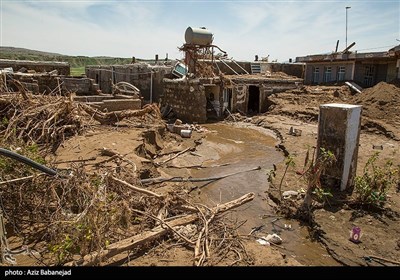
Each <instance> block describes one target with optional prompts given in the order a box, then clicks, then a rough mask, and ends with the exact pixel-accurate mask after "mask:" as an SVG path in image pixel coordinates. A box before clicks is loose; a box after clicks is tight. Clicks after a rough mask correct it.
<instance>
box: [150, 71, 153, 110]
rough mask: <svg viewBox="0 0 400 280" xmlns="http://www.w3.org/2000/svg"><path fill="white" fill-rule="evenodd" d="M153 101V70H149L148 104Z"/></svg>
mask: <svg viewBox="0 0 400 280" xmlns="http://www.w3.org/2000/svg"><path fill="white" fill-rule="evenodd" d="M151 103H153V70H151V72H150V104H151Z"/></svg>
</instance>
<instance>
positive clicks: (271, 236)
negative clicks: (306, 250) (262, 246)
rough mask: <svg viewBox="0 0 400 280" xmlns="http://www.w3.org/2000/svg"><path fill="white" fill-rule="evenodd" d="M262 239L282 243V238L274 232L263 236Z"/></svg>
mask: <svg viewBox="0 0 400 280" xmlns="http://www.w3.org/2000/svg"><path fill="white" fill-rule="evenodd" d="M263 239H264V240H266V241H268V242H271V243H274V244H277V245H279V244H282V238H281V237H280V236H279V235H277V234H276V233H273V234H268V235H267V237H263Z"/></svg>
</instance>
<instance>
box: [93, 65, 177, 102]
mask: <svg viewBox="0 0 400 280" xmlns="http://www.w3.org/2000/svg"><path fill="white" fill-rule="evenodd" d="M171 71H172V67H171V66H165V65H150V64H148V63H134V64H127V65H99V66H87V67H86V69H85V72H86V76H87V77H89V78H91V79H93V80H95V82H96V83H97V84H99V87H100V90H101V91H102V92H104V93H112V84H117V83H119V82H128V83H130V84H132V85H134V86H135V87H137V88H138V89H139V90H140V93H141V95H142V96H143V98H144V100H146V101H153V102H157V101H158V99H159V97H160V96H161V95H162V94H163V92H164V89H163V85H162V80H163V78H164V76H165V75H166V74H169V73H171Z"/></svg>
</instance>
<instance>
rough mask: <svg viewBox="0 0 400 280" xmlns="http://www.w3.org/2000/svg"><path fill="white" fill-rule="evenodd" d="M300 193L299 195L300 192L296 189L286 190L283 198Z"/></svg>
mask: <svg viewBox="0 0 400 280" xmlns="http://www.w3.org/2000/svg"><path fill="white" fill-rule="evenodd" d="M298 195H299V192H296V191H284V192H283V194H282V196H283V199H288V198H290V197H291V196H296V197H297V196H298Z"/></svg>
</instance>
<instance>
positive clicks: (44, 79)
mask: <svg viewBox="0 0 400 280" xmlns="http://www.w3.org/2000/svg"><path fill="white" fill-rule="evenodd" d="M12 78H13V79H16V80H18V81H20V82H21V83H22V84H23V85H24V86H25V87H26V88H27V89H28V90H30V91H32V92H34V93H44V94H49V93H57V94H58V93H60V92H61V93H62V94H67V93H69V92H75V93H76V94H77V95H90V94H97V90H98V85H96V84H94V80H92V79H89V78H84V77H82V78H70V77H64V76H58V75H50V74H49V73H14V74H12Z"/></svg>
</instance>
